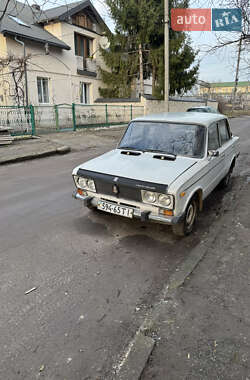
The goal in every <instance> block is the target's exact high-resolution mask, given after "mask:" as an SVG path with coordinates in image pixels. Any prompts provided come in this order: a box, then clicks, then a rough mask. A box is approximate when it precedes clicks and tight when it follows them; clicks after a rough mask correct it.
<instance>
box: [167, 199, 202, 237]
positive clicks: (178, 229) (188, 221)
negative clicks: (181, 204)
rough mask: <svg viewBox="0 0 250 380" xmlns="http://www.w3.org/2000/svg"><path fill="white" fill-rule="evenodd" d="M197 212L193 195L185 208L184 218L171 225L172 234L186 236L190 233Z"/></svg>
mask: <svg viewBox="0 0 250 380" xmlns="http://www.w3.org/2000/svg"><path fill="white" fill-rule="evenodd" d="M197 212H198V204H197V199H196V198H195V197H193V198H192V199H191V201H190V202H189V204H188V206H187V208H186V212H185V216H184V220H183V221H182V222H180V223H178V224H174V225H173V226H172V229H173V232H174V234H175V235H178V236H187V235H189V234H191V232H192V231H193V228H194V224H195V221H196V218H197Z"/></svg>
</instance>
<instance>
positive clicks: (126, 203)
mask: <svg viewBox="0 0 250 380" xmlns="http://www.w3.org/2000/svg"><path fill="white" fill-rule="evenodd" d="M238 155H239V138H238V137H236V136H233V135H232V134H231V131H230V127H229V122H228V119H227V118H226V116H225V115H221V114H212V113H193V112H183V113H162V114H155V115H148V116H144V117H140V118H137V119H134V120H132V121H131V122H130V123H129V125H128V128H127V130H126V132H125V133H124V135H123V137H122V139H121V141H120V142H119V144H118V146H117V148H116V149H114V150H112V151H110V152H108V153H105V154H103V155H101V156H99V157H97V158H94V159H92V160H90V161H87V162H85V163H83V164H81V165H79V166H77V167H76V168H75V169H74V170H73V179H74V183H75V186H76V191H75V192H74V196H75V198H77V199H79V200H81V201H82V202H83V203H84V205H85V206H87V207H89V208H97V209H99V210H102V211H104V212H108V213H111V214H115V215H120V216H123V217H127V218H140V219H141V220H142V221H154V222H158V223H165V224H169V225H172V228H173V231H174V233H176V234H177V235H182V236H184V235H188V234H190V233H191V232H192V230H193V226H194V223H195V220H196V216H197V213H198V211H201V210H202V206H203V201H204V199H205V198H206V197H207V196H208V195H209V194H210V193H211V192H212V190H213V189H214V188H215V187H216V186H217V185H218V184H219V183H222V184H223V185H224V186H225V187H228V186H229V183H230V178H231V174H232V171H233V168H234V166H235V162H236V159H237V157H238Z"/></svg>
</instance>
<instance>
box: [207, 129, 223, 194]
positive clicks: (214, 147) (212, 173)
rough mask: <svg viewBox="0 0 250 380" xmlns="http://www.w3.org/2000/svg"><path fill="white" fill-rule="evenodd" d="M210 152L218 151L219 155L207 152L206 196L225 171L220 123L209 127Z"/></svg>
mask: <svg viewBox="0 0 250 380" xmlns="http://www.w3.org/2000/svg"><path fill="white" fill-rule="evenodd" d="M207 147H208V152H217V154H218V155H214V156H211V155H210V154H209V153H208V152H207V167H206V174H205V176H204V183H203V191H204V198H205V197H206V196H208V195H209V194H210V193H211V191H212V190H213V189H214V188H215V187H216V186H217V185H218V183H219V182H220V180H221V179H222V177H223V172H224V158H225V155H224V152H223V149H222V147H221V144H220V137H219V130H218V123H217V122H216V123H212V124H211V125H210V126H209V127H208V145H207Z"/></svg>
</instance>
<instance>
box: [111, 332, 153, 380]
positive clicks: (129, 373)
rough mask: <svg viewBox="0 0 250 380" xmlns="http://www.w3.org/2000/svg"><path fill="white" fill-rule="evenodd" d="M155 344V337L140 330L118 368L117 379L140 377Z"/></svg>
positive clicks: (126, 379) (125, 379) (124, 379)
mask: <svg viewBox="0 0 250 380" xmlns="http://www.w3.org/2000/svg"><path fill="white" fill-rule="evenodd" d="M154 345H155V341H154V339H152V338H150V337H148V336H145V335H144V334H143V333H142V332H141V331H138V332H137V333H136V335H135V337H134V339H133V340H132V341H131V342H130V344H129V345H128V347H127V350H126V351H125V352H124V355H123V357H122V359H121V361H120V363H119V364H118V366H117V368H116V379H117V380H128V379H130V380H132V379H139V378H140V376H141V374H142V371H143V369H144V367H145V363H146V362H147V360H148V357H149V356H150V354H151V352H152V350H153V348H154Z"/></svg>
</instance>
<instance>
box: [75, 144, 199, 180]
mask: <svg viewBox="0 0 250 380" xmlns="http://www.w3.org/2000/svg"><path fill="white" fill-rule="evenodd" d="M121 152H122V150H120V149H115V150H112V151H110V152H108V153H105V154H103V155H101V156H99V157H97V158H94V159H92V160H90V161H87V162H85V163H84V164H82V165H80V166H78V167H77V168H75V170H74V171H73V174H77V172H78V170H79V169H84V170H88V171H93V172H96V173H103V174H108V175H113V176H117V177H125V178H130V179H135V180H138V181H146V182H153V183H159V184H162V185H168V186H169V185H170V184H171V183H172V182H173V181H174V180H175V179H176V178H177V177H179V176H180V175H181V174H182V173H184V172H185V171H187V170H188V169H189V168H190V167H191V166H193V165H195V164H196V162H197V160H196V159H194V158H187V157H178V156H177V157H176V160H174V161H172V160H161V159H157V158H154V156H156V155H158V156H159V153H152V152H145V153H141V154H140V155H138V156H135V155H126V154H121ZM161 155H163V154H161Z"/></svg>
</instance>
